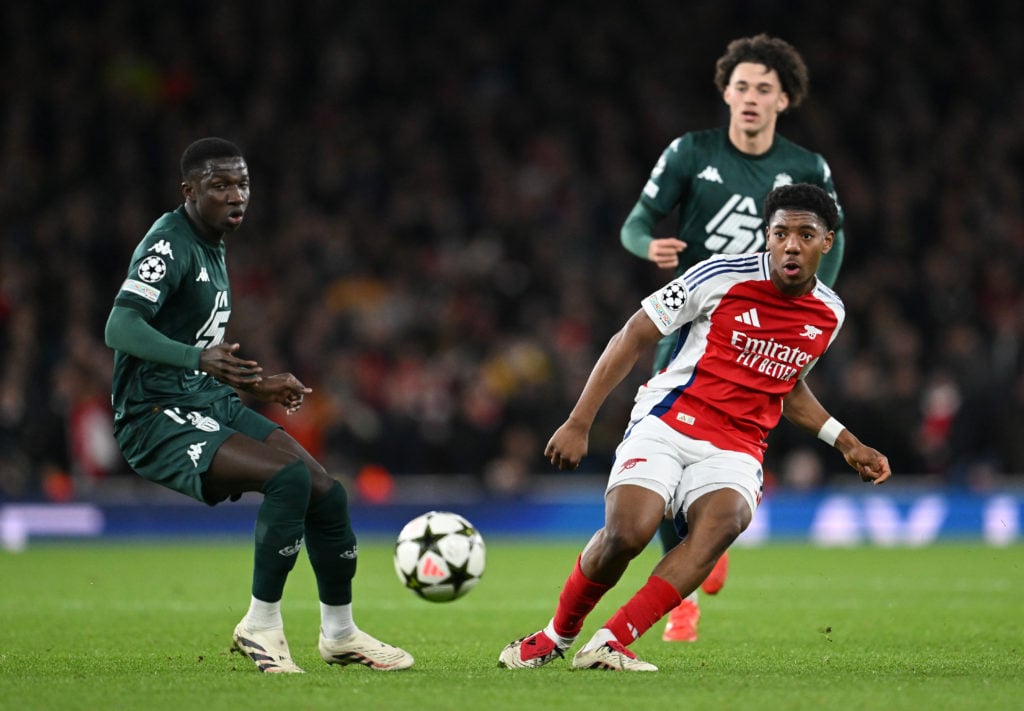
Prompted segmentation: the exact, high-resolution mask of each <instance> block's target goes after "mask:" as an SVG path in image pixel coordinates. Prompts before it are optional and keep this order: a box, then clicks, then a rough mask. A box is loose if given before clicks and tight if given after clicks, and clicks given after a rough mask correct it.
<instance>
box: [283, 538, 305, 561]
mask: <svg viewBox="0 0 1024 711" xmlns="http://www.w3.org/2000/svg"><path fill="white" fill-rule="evenodd" d="M301 550H302V539H301V538H298V539H296V540H295V543H293V544H291V545H290V546H285V547H284V548H282V549H281V550H279V551H278V552H277V553H278V555H283V556H284V557H285V558H290V557H291V556H293V555H298V554H299V551H301Z"/></svg>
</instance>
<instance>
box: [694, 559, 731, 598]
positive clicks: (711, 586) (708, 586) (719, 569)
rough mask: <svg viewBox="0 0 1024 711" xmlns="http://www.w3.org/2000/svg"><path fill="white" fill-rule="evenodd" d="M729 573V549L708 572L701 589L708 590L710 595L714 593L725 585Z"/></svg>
mask: <svg viewBox="0 0 1024 711" xmlns="http://www.w3.org/2000/svg"><path fill="white" fill-rule="evenodd" d="M728 573H729V551H726V552H725V553H723V554H722V557H720V558H719V559H718V562H717V563H715V567H714V568H712V569H711V572H710V573H708V577H706V578H704V582H703V583H701V584H700V589H701V590H703V591H704V592H706V593H707V594H708V595H714V594H715V593H717V592H718V591H719V590H721V589H722V586H723V585H725V576H726V575H727V574H728Z"/></svg>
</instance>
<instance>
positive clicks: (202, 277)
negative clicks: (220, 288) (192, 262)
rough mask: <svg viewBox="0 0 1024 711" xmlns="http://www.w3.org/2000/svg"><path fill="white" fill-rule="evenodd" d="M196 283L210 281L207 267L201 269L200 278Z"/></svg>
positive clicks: (198, 277)
mask: <svg viewBox="0 0 1024 711" xmlns="http://www.w3.org/2000/svg"><path fill="white" fill-rule="evenodd" d="M196 281H210V275H209V274H207V273H206V267H200V269H199V276H197V277H196Z"/></svg>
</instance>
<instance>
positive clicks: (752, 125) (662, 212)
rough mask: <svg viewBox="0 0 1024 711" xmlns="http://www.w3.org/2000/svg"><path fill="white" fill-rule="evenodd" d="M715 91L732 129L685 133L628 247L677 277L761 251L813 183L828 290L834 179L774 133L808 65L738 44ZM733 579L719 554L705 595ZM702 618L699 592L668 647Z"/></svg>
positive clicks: (721, 66)
mask: <svg viewBox="0 0 1024 711" xmlns="http://www.w3.org/2000/svg"><path fill="white" fill-rule="evenodd" d="M715 85H716V86H717V87H718V89H719V91H721V92H722V98H723V100H724V101H725V103H726V105H728V107H729V125H728V126H725V127H722V128H714V129H709V130H706V131H696V132H692V133H687V134H684V135H683V136H680V137H679V138H676V139H675V140H674V141H672V143H671V144H669V146H668V147H667V148H666V149H665V150H664V152H662V154H661V157H660V158H659V159H658V162H657V164H656V165H655V166H654V169H653V170H652V171H651V175H650V178H649V179H648V181H647V183H646V184H645V185H644V188H643V191H642V193H641V195H640V198H639V200H638V201H637V203H636V205H635V206H634V207H633V210H632V211H631V212H630V214H629V216H628V217H627V218H626V221H625V223H624V224H623V226H622V230H621V235H620V236H621V240H622V244H623V246H624V247H625V248H626V249H628V250H629V251H630V252H632V253H633V254H635V255H636V256H638V257H641V258H644V259H648V260H650V261H652V262H654V263H655V264H656V265H658V266H659V267H662V268H665V269H674V270H675V273H676V275H680V274H682V273H683V272H684V271H686V269H687V268H689V267H690V266H692V265H694V264H696V263H697V262H700V261H701V260H703V259H706V258H708V257H709V256H712V255H714V254H743V253H748V252H760V251H763V250H764V249H765V235H764V227H763V224H764V221H763V219H762V217H761V205H762V203H763V202H764V199H765V196H766V195H768V193H769V192H770V191H771V190H773V189H774V188H777V187H779V186H781V185H790V184H793V183H809V184H811V185H817V186H819V187H821V188H822V189H824V190H825V191H826V192H827V193H828V194H829V195H830V196H831V197H832V199H833V200H836V205H837V208H838V209H839V215H840V226H839V227H837V229H836V231H835V240H834V242H833V245H832V249H831V251H829V252H828V253H827V254H825V255H824V256H823V258H822V262H821V266H820V267H819V270H818V278H819V279H821V280H822V281H823V282H824V283H825V284H827V285H828V286H832V285H833V284H834V283H835V280H836V277H837V276H838V274H839V268H840V266H841V264H842V260H843V251H844V246H845V238H844V235H843V230H842V226H841V220H842V208H841V207H839V203H838V200H837V198H836V192H835V188H834V186H833V184H832V173H831V171H830V170H829V167H828V163H826V162H825V159H824V158H823V157H822V156H821V155H819V154H817V153H813V152H811V151H808V150H807V149H805V148H801V147H800V146H798V145H796V144H795V143H793V142H791V141H788V140H786V139H785V138H783V137H782V136H780V135H778V134H777V133H776V131H775V125H776V121H777V119H778V117H779V115H780V114H783V113H785V112H786V111H787V110H789V109H792V108H795V107H797V106H799V105H800V103H801V102H802V101H803V99H804V97H805V96H806V95H807V89H808V72H807V67H806V65H805V64H804V61H803V59H802V58H801V56H800V54H799V53H798V52H797V51H796V50H795V49H794V48H793V47H792V46H791V45H790V44H788V43H787V42H785V41H783V40H781V39H778V38H774V37H769V36H767V35H763V34H761V35H757V36H754V37H747V38H742V39H737V40H733V41H732V42H731V43H729V46H728V47H727V48H726V52H725V54H724V55H722V57H720V58H719V59H718V62H717V64H716V66H715ZM676 209H678V211H679V224H678V228H677V230H676V237H665V238H656V237H654V230H655V228H656V227H657V225H658V223H659V222H661V220H662V219H663V218H665V217H666V216H667V215H669V214H670V213H672V212H673V211H674V210H676ZM677 341H678V337H677V335H676V334H671V335H669V336H666V337H665V338H664V339H662V341H661V342H660V343H659V344H658V348H657V350H656V351H655V356H654V369H653V372H654V373H657V372H658V371H660V370H661V369H662V368H664V367H665V365H666V364H667V363H668V361H669V359H670V357H671V354H672V352H673V350H674V349H675V347H676V344H677ZM683 527H684V528H685V524H684V525H683ZM659 535H660V538H661V541H662V546H663V548H664V550H665V551H668V550H669V549H671V548H672V547H673V546H675V545H677V544H678V543H679V541H680V540H681V539H680V535H679V533H677V530H676V526H675V525H674V524H673V522H672V521H668V520H666V521H665V522H663V523H662V525H661V527H660V528H659ZM727 570H728V554H727V553H723V555H722V557H721V558H720V559H719V561H718V564H717V565H716V566H715V568H714V569H713V570H712V572H711V574H710V575H709V576H708V578H707V580H705V581H704V583H703V585H702V586H701V589H702V590H704V591H705V592H707V593H711V594H714V593H717V592H718V591H719V590H720V589H721V587H722V585H724V583H725V576H726V573H727ZM699 618H700V609H699V607H698V605H697V593H696V591H694V592H693V594H691V595H690V596H689V597H687V598H686V599H685V600H683V601H682V603H680V605H679V607H678V608H677V609H675V610H673V611H672V613H671V614H670V615H669V618H668V622H667V623H666V627H665V631H664V633H663V635H662V639H664V640H666V641H687V642H692V641H695V640H696V639H697V622H698V620H699Z"/></svg>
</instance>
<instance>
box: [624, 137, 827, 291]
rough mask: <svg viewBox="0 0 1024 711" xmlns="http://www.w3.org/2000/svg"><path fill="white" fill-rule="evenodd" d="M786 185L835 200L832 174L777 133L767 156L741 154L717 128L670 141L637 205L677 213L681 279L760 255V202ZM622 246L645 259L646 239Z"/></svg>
mask: <svg viewBox="0 0 1024 711" xmlns="http://www.w3.org/2000/svg"><path fill="white" fill-rule="evenodd" d="M790 183H811V184H813V185H818V186H820V187H821V188H823V189H824V190H825V192H827V193H828V194H829V195H831V196H832V198H833V199H836V192H835V188H834V187H833V185H832V172H831V171H830V170H829V167H828V163H826V162H825V159H824V158H823V157H822V156H821V155H819V154H817V153H813V152H811V151H808V150H806V149H805V148H801V147H800V146H798V145H796V144H795V143H793V142H792V141H788V140H786V139H785V138H783V137H782V136H779V135H778V134H776V135H775V139H774V141H773V143H772V147H771V148H770V149H769V150H768V152H766V153H764V154H762V155H759V156H752V155H748V154H746V153H742V152H740V151H739V150H737V149H736V147H735V146H734V145H733V144H732V142H731V141H730V140H729V133H728V129H727V128H725V127H723V128H716V129H710V130H706V131H696V132H692V133H687V134H684V135H683V136H680V137H679V138H677V139H675V140H674V141H672V143H671V144H670V145H669V146H668V148H666V149H665V151H664V152H663V153H662V154H661V158H660V159H659V160H658V163H657V165H655V167H654V170H653V171H652V172H651V176H650V179H649V180H648V181H647V184H646V185H645V186H644V189H643V193H642V194H641V196H640V201H641V202H642V203H643V205H644V206H645V207H647V208H648V209H649V210H650V211H651V212H653V213H655V215H656V216H657V217H658V218H659V219H660V218H663V217H665V216H666V215H668V214H669V213H670V212H672V210H674V209H675V208H676V206H678V207H679V227H678V231H677V235H678V237H679V239H681V240H683V241H684V242H686V244H687V247H686V249H685V250H683V252H682V253H681V254H680V255H679V269H678V274H682V273H683V272H684V271H686V270H687V269H688V268H689V267H691V266H693V265H694V264H696V263H697V262H699V261H701V260H703V259H707V258H708V257H710V256H711V255H712V254H742V253H747V252H759V251H762V250H764V249H765V233H764V220H763V219H762V211H763V207H764V199H765V197H766V196H767V195H768V193H769V192H771V191H772V190H773V189H774V188H777V187H778V186H780V185H788V184H790ZM836 204H837V205H838V204H839V201H838V200H836ZM840 217H842V208H841V207H840ZM623 242H624V244H625V246H626V248H627V249H629V250H630V251H631V252H633V253H634V254H636V255H637V256H638V257H643V258H646V257H647V243H648V242H649V240H643V241H642V243H641V241H640V240H638V239H636V238H631V239H629V240H628V241H627V240H626V239H624V240H623ZM835 242H836V243H835V246H834V247H833V249H832V251H831V252H829V254H826V255H825V257H824V259H823V260H822V264H821V269H820V273H819V275H820V276H821V278H822V281H824V282H825V283H826V284H828V285H830V286H831V285H832V283H833V282H834V281H835V277H836V275H838V273H839V264H840V262H841V261H842V255H843V236H842V230H841V229H840V230H837V231H836V239H835Z"/></svg>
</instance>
